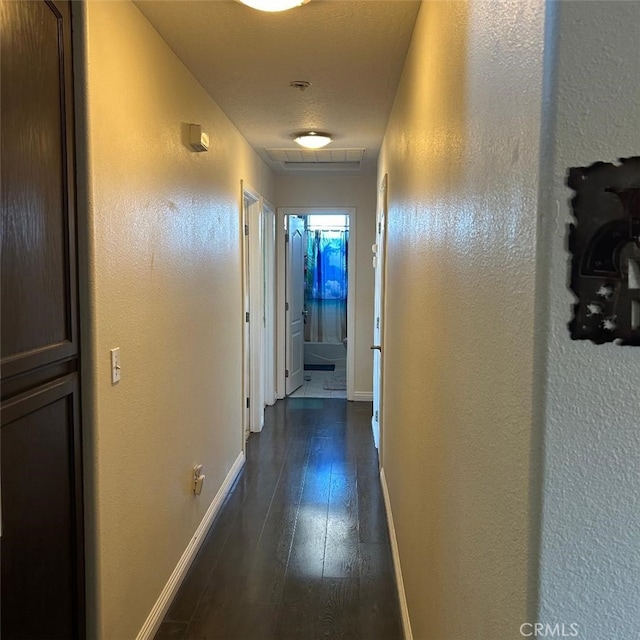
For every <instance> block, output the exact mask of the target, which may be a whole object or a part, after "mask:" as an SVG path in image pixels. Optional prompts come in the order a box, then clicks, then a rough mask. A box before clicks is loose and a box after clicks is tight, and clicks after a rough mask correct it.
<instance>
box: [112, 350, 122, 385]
mask: <svg viewBox="0 0 640 640" xmlns="http://www.w3.org/2000/svg"><path fill="white" fill-rule="evenodd" d="M116 382H120V347H116V348H115V349H111V384H116Z"/></svg>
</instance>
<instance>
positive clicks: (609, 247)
mask: <svg viewBox="0 0 640 640" xmlns="http://www.w3.org/2000/svg"><path fill="white" fill-rule="evenodd" d="M567 185H568V186H569V187H571V188H572V189H573V190H574V191H575V196H574V198H573V199H572V201H571V204H572V206H573V215H574V217H575V219H576V221H577V222H576V224H572V225H570V229H569V251H570V252H571V253H572V255H573V257H572V262H571V290H572V291H573V292H574V293H575V295H576V296H577V298H578V301H577V303H576V304H574V305H573V314H574V315H573V320H572V321H571V322H570V323H569V330H570V332H571V338H572V339H573V340H591V341H592V342H595V343H596V344H603V343H605V342H613V341H618V343H619V344H623V345H633V346H640V157H635V158H624V159H621V160H620V164H619V165H614V164H609V163H605V162H596V163H595V164H593V165H591V166H590V167H576V168H573V169H570V170H569V176H568V179H567Z"/></svg>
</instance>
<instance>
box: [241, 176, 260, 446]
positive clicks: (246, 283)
mask: <svg viewBox="0 0 640 640" xmlns="http://www.w3.org/2000/svg"><path fill="white" fill-rule="evenodd" d="M240 186H241V192H242V200H241V202H242V206H241V225H240V233H241V237H242V240H241V245H242V318H241V320H242V326H243V329H242V336H243V339H242V389H243V394H242V402H243V412H242V415H243V419H242V431H243V441H246V439H247V437H248V435H249V433H250V432H252V431H253V432H257V431H261V430H262V427H263V426H264V392H263V390H264V381H263V378H264V373H263V371H264V370H263V351H264V340H263V333H264V321H263V319H264V301H263V291H262V290H263V282H264V280H263V250H262V237H263V236H262V232H263V215H262V201H261V197H260V195H259V194H258V193H257V192H256V191H255V190H254V189H251V188H250V187H248V186H246V184H245V183H244V181H243V180H241V181H240Z"/></svg>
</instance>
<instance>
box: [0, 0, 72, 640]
mask: <svg viewBox="0 0 640 640" xmlns="http://www.w3.org/2000/svg"><path fill="white" fill-rule="evenodd" d="M0 17H1V22H0V27H1V33H0V35H1V38H0V40H1V44H0V47H1V50H0V66H1V68H0V85H1V86H0V103H1V104H0V121H1V134H2V135H1V151H0V156H1V157H0V162H1V164H0V167H1V171H2V176H1V182H0V191H1V203H2V246H1V256H0V268H1V272H0V273H1V275H0V280H1V300H0V304H1V307H0V315H1V318H0V334H1V340H0V356H1V360H2V361H1V363H0V367H1V368H0V375H1V380H0V401H1V405H0V422H1V429H0V464H1V467H0V469H1V471H0V481H1V485H0V486H1V497H2V503H1V504H2V537H1V538H0V544H1V548H0V553H1V556H0V569H1V571H0V580H1V583H0V590H1V598H0V599H1V618H0V625H1V628H0V633H1V635H2V638H3V640H4V639H9V638H39V639H43V638H47V639H49V638H51V639H53V638H80V637H84V635H85V622H84V562H83V527H82V522H83V510H82V465H81V431H80V408H79V407H80V402H79V345H78V319H77V318H78V314H77V307H78V304H77V296H78V293H77V283H76V244H77V243H76V223H75V220H76V214H75V178H74V173H75V160H74V128H73V86H72V79H73V73H72V51H71V14H70V5H69V3H68V2H66V1H64V0H60V1H59V0H55V1H46V2H45V1H44V0H37V1H20V2H18V1H15V0H1V1H0Z"/></svg>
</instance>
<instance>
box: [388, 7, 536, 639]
mask: <svg viewBox="0 0 640 640" xmlns="http://www.w3.org/2000/svg"><path fill="white" fill-rule="evenodd" d="M543 37H544V6H543V4H542V2H539V1H535V0H529V1H524V0H523V1H520V2H510V3H507V2H504V3H500V2H483V1H474V0H469V2H466V3H463V2H439V1H434V2H424V3H423V5H422V7H421V9H420V13H419V15H418V19H417V23H416V26H415V31H414V35H413V41H412V44H411V48H410V50H409V54H408V57H407V61H406V64H405V68H404V73H403V77H402V80H401V83H400V86H399V89H398V94H397V96H396V101H395V105H394V108H393V111H392V114H391V117H390V119H389V123H388V127H387V130H386V135H385V142H384V146H383V152H382V156H381V162H380V177H381V176H382V175H383V174H384V173H385V172H388V174H389V217H388V247H387V259H388V263H387V268H388V271H387V296H386V341H385V371H384V375H385V378H384V385H385V386H384V432H383V466H384V470H385V475H386V478H387V481H388V486H389V491H390V498H391V505H392V510H393V515H394V519H395V527H396V534H397V539H398V545H399V550H400V558H401V562H402V570H403V575H404V582H405V587H406V595H407V600H408V608H409V614H410V617H411V623H412V627H413V636H414V638H416V639H418V640H470V639H471V638H473V639H474V640H497V639H499V640H506V639H509V638H517V637H520V636H519V625H520V624H522V623H523V622H526V621H527V619H528V611H527V607H528V599H529V598H531V596H532V592H535V586H534V585H532V584H531V575H530V573H529V570H528V563H529V561H530V542H529V529H530V526H531V523H530V521H529V517H530V515H529V509H530V497H529V494H530V489H531V487H530V480H529V477H530V472H531V460H532V454H531V437H532V423H533V404H532V381H533V366H534V321H533V308H534V294H535V291H534V289H535V281H534V279H535V277H534V276H535V260H536V252H535V241H536V211H537V190H538V165H539V144H538V140H539V135H540V110H541V96H542V56H543ZM535 524H536V523H534V525H535Z"/></svg>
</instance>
